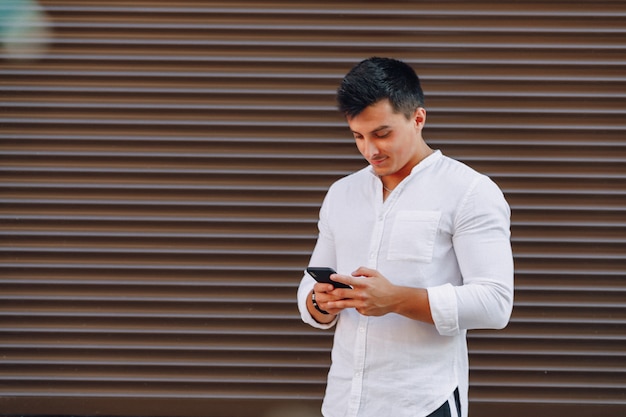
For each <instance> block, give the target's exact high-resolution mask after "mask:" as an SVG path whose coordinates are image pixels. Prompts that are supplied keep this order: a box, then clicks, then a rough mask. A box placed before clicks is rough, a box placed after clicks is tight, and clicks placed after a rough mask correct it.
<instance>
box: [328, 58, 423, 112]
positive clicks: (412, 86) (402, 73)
mask: <svg viewBox="0 0 626 417" xmlns="http://www.w3.org/2000/svg"><path fill="white" fill-rule="evenodd" d="M384 99H388V100H389V102H390V103H391V106H392V107H393V109H394V110H395V111H396V112H398V113H402V114H404V115H405V116H406V118H407V119H409V118H411V116H412V115H413V113H414V112H415V110H416V109H417V108H418V107H424V92H423V91H422V87H421V85H420V80H419V77H418V76H417V74H416V73H415V71H414V70H413V68H411V67H410V66H409V65H408V64H406V63H404V62H402V61H399V60H397V59H392V58H379V57H372V58H368V59H366V60H364V61H361V62H360V63H358V64H357V65H356V66H354V68H352V69H351V70H350V72H348V74H346V76H345V77H344V78H343V80H342V81H341V84H340V85H339V88H338V89H337V103H338V106H339V111H341V112H342V113H343V115H344V116H346V117H349V118H352V117H355V116H358V115H359V114H360V113H361V112H362V111H363V110H365V108H366V107H368V106H370V105H372V104H374V103H377V102H378V101H380V100H384Z"/></svg>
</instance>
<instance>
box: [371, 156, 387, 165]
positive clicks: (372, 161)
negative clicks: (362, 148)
mask: <svg viewBox="0 0 626 417" xmlns="http://www.w3.org/2000/svg"><path fill="white" fill-rule="evenodd" d="M386 160H387V158H376V159H372V160H370V164H371V165H373V166H377V165H380V164H382V163H383V162H385V161H386Z"/></svg>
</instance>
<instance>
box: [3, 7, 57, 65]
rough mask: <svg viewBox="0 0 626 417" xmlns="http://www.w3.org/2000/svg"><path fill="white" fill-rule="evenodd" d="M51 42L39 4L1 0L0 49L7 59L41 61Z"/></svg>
mask: <svg viewBox="0 0 626 417" xmlns="http://www.w3.org/2000/svg"><path fill="white" fill-rule="evenodd" d="M51 39H52V29H51V25H50V22H49V20H48V17H47V16H46V14H45V12H44V10H43V8H42V7H41V6H40V5H39V3H38V2H37V1H36V0H0V47H1V48H2V49H1V51H0V52H2V56H3V58H5V59H12V60H22V61H29V60H35V59H38V58H41V57H42V56H43V55H44V54H45V53H46V50H47V48H48V45H49V44H50V42H51Z"/></svg>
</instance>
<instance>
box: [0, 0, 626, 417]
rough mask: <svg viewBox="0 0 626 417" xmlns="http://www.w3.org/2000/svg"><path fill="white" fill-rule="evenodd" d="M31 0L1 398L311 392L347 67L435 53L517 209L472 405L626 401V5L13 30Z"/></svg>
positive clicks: (3, 134)
mask: <svg viewBox="0 0 626 417" xmlns="http://www.w3.org/2000/svg"><path fill="white" fill-rule="evenodd" d="M16 4H21V5H22V6H27V11H30V12H31V13H32V12H34V11H35V10H36V7H35V6H34V5H33V4H31V3H28V2H26V1H25V0H24V1H22V2H20V1H17V2H16V1H10V2H6V3H5V8H4V9H2V7H0V13H2V14H3V15H0V19H1V18H4V23H3V24H4V25H5V27H4V28H2V29H3V30H2V31H0V35H1V36H3V37H4V38H3V45H4V49H2V51H0V52H2V61H1V62H0V94H1V101H2V103H1V105H0V106H1V114H0V140H1V148H0V151H1V157H2V162H1V166H0V173H1V183H0V194H1V195H0V198H1V206H0V222H1V224H2V226H1V230H0V236H1V240H0V245H1V249H2V250H1V261H2V262H1V264H0V275H1V277H0V413H9V414H11V413H14V414H39V415H41V414H61V415H63V414H65V415H69V414H71V415H87V414H89V415H97V414H99V415H125V416H148V415H155V416H156V415H162V416H255V417H256V416H279V415H299V416H305V415H306V412H305V410H309V409H312V410H314V411H316V410H317V409H318V407H319V403H320V400H321V396H322V394H323V390H324V383H325V374H326V371H327V367H328V362H329V348H330V345H331V334H330V333H328V332H320V331H315V330H313V329H311V328H309V327H307V326H305V325H303V324H301V322H300V319H299V316H298V313H297V311H296V305H295V292H296V287H297V285H298V282H299V279H300V276H301V271H302V269H303V267H304V266H305V265H306V262H307V260H308V256H309V253H310V251H311V249H312V246H313V244H314V239H315V236H316V219H317V211H318V208H319V205H320V203H321V199H322V197H323V195H324V192H325V190H326V188H327V186H328V185H329V184H330V183H331V182H332V181H333V180H335V179H336V178H338V177H340V176H343V175H345V174H348V173H350V172H352V171H354V170H356V169H358V168H360V167H361V166H363V163H362V161H361V158H360V156H359V155H358V153H357V152H356V150H355V148H354V145H353V143H352V140H351V138H350V134H349V132H348V130H347V127H346V126H345V123H344V121H343V120H342V119H341V118H340V117H339V116H338V115H337V113H336V111H335V107H334V105H335V104H334V91H335V88H336V86H337V84H338V83H339V81H340V79H341V77H342V76H343V75H344V74H345V72H346V71H347V70H348V69H349V68H350V67H351V66H352V65H353V64H355V63H356V62H358V61H359V60H361V59H363V58H366V57H369V56H373V55H382V56H393V57H397V58H401V59H404V60H406V61H407V62H409V63H410V64H412V65H413V66H414V67H415V68H416V70H417V72H418V73H419V74H420V75H421V77H422V79H423V85H424V89H425V92H426V95H427V109H428V111H429V123H428V125H427V129H426V131H425V136H426V138H427V139H428V141H429V143H430V144H431V145H432V146H433V147H435V148H439V149H441V150H442V151H443V152H444V153H446V154H448V155H450V156H452V157H455V158H458V159H460V160H462V161H464V162H466V163H468V164H469V165H471V166H473V167H475V168H476V169H478V170H480V171H483V172H485V173H487V174H489V175H490V176H492V178H493V179H494V180H495V181H496V182H497V183H498V184H499V185H500V186H501V187H502V188H503V190H504V192H505V194H506V196H507V198H508V200H509V202H510V203H511V206H512V209H513V219H512V220H513V245H514V252H515V261H516V280H517V281H516V287H517V294H516V305H515V310H514V315H513V318H512V321H511V324H510V325H509V326H508V328H507V329H506V330H504V331H500V332H491V331H477V332H472V333H471V335H470V348H471V365H472V372H471V392H470V397H471V398H470V400H471V408H472V414H473V415H474V416H495V415H507V416H510V417H515V416H527V415H531V414H532V415H536V416H548V415H550V416H561V415H563V416H564V415H570V416H598V415H618V414H623V413H625V412H626V348H625V347H626V331H625V330H626V326H625V324H626V309H625V308H624V307H626V279H625V276H626V265H625V263H626V262H625V254H626V250H625V249H626V164H625V162H626V139H625V137H626V136H625V135H626V117H625V116H626V105H625V103H626V100H625V99H626V2H624V1H591V0H589V1H579V2H576V1H519V2H518V1H476V2H453V1H438V2H421V1H395V2H380V3H378V2H376V3H374V2H370V3H366V4H363V2H357V1H340V2H334V1H327V2H312V1H311V2H305V1H302V2H292V1H275V2H271V3H270V2H264V1H247V2H246V1H230V2H218V1H208V0H207V1H181V2H164V1H158V0H153V1H149V0H144V1H142V0H135V1H131V0H128V1H123V0H102V1H97V2H96V1H93V2H92V1H78V0H74V1H71V0H67V1H62V0H42V1H40V2H39V4H40V5H41V6H42V7H43V9H44V11H45V19H46V20H41V19H40V17H42V16H38V15H36V14H34V15H33V14H31V15H30V18H28V19H29V20H28V21H27V22H26V23H22V24H21V25H20V26H19V28H20V30H18V31H15V30H14V29H15V27H14V26H12V25H11V22H15V21H16V19H17V17H16V16H17V15H16V14H15V13H14V12H15V10H13V11H11V10H8V9H7V5H8V6H15V5H16ZM11 13H13V14H11ZM22 16H25V15H22ZM46 22H47V23H46ZM9 26H11V27H12V28H13V31H10V30H4V29H6V28H7V27H9ZM46 35H49V38H46Z"/></svg>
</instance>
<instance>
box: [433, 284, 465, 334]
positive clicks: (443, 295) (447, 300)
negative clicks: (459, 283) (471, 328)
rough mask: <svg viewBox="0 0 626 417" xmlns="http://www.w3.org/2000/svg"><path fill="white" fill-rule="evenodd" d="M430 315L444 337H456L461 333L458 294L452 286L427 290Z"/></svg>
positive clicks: (445, 285) (447, 285)
mask: <svg viewBox="0 0 626 417" xmlns="http://www.w3.org/2000/svg"><path fill="white" fill-rule="evenodd" d="M427 291H428V301H429V303H430V313H431V315H432V317H433V321H434V323H435V328H436V329H437V331H438V332H439V334H440V335H442V336H455V335H457V334H459V333H460V327H459V320H458V317H459V314H458V306H457V300H456V292H455V289H454V287H453V286H452V284H444V285H441V286H438V287H431V288H428V289H427Z"/></svg>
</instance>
